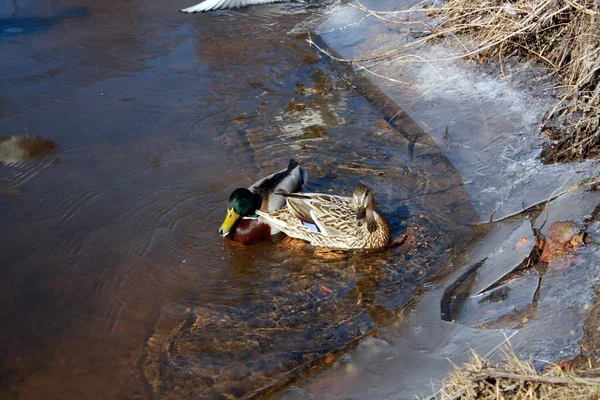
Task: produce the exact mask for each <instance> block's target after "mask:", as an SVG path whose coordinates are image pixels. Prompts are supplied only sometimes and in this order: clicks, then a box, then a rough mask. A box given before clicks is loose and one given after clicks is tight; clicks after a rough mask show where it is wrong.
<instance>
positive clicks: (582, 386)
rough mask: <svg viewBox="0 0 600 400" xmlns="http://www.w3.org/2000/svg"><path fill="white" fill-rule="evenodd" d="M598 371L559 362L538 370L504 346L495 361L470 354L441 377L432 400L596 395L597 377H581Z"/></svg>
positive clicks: (563, 399)
mask: <svg viewBox="0 0 600 400" xmlns="http://www.w3.org/2000/svg"><path fill="white" fill-rule="evenodd" d="M597 372H598V371H595V370H591V367H590V370H588V371H581V372H580V373H579V374H575V373H573V372H569V373H567V372H565V371H564V370H563V369H562V368H561V367H560V366H558V365H556V366H552V367H550V368H546V369H545V370H544V371H543V372H541V373H538V372H537V371H536V369H535V368H534V367H533V365H531V363H528V362H524V361H521V360H519V359H518V358H517V357H516V355H515V354H514V352H513V351H512V350H507V351H506V353H505V357H504V361H503V362H502V363H500V364H498V365H493V366H492V365H491V364H490V362H488V361H486V360H485V359H483V358H481V357H479V356H478V355H477V354H475V353H474V354H473V356H472V357H471V359H470V361H469V362H468V363H467V364H465V365H463V366H462V367H460V368H458V367H457V368H456V369H455V370H454V371H453V372H452V373H451V374H450V375H449V376H448V377H446V378H445V379H444V380H443V381H442V390H440V392H438V393H437V395H436V396H435V397H434V399H436V400H451V399H452V400H458V399H478V400H492V399H493V400H497V399H506V400H508V399H514V400H533V399H556V400H571V399H590V400H591V399H595V400H598V399H600V379H598V378H588V377H581V375H582V374H584V375H586V376H589V375H590V374H593V375H597Z"/></svg>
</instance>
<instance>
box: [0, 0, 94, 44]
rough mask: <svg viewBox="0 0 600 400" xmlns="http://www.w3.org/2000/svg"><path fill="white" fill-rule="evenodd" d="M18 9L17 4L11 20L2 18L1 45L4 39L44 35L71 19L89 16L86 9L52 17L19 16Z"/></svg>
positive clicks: (76, 9)
mask: <svg viewBox="0 0 600 400" xmlns="http://www.w3.org/2000/svg"><path fill="white" fill-rule="evenodd" d="M17 13H18V8H17V5H16V2H15V12H14V14H13V16H12V17H11V18H0V43H1V41H2V39H8V38H11V37H15V36H24V35H25V36H26V35H34V34H38V35H39V34H42V33H44V31H47V30H49V29H52V28H53V27H55V26H57V25H59V24H61V23H63V22H64V21H65V20H66V19H69V18H84V17H87V16H88V15H89V10H88V8H86V7H79V8H73V9H70V10H67V11H64V12H61V13H59V14H56V15H53V16H50V17H41V16H40V17H38V16H27V17H23V16H17V15H16V14H17Z"/></svg>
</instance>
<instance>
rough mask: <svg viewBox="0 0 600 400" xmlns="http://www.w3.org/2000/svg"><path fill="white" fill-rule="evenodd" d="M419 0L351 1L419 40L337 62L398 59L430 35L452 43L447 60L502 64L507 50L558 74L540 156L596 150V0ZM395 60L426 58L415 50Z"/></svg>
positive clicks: (599, 134)
mask: <svg viewBox="0 0 600 400" xmlns="http://www.w3.org/2000/svg"><path fill="white" fill-rule="evenodd" d="M425 1H432V0H424V2H422V3H419V4H417V5H416V6H414V7H412V8H410V9H407V10H402V11H389V12H381V11H373V10H371V9H369V8H367V7H365V6H364V5H363V4H362V3H361V2H360V0H355V3H356V4H354V7H356V8H358V9H360V10H362V11H363V12H365V17H374V18H378V19H381V20H384V21H386V22H387V23H390V24H397V25H408V26H409V27H410V29H411V32H413V33H414V34H415V35H418V36H420V38H419V39H417V40H415V41H413V42H412V43H409V44H407V45H405V46H402V48H398V49H392V50H389V51H387V52H385V53H382V54H379V55H375V56H371V57H369V58H367V59H360V60H358V59H357V60H338V61H344V62H351V63H354V64H357V65H358V64H359V63H362V62H366V61H372V62H374V61H378V60H381V59H396V57H398V55H399V54H400V53H403V52H405V51H406V50H408V49H409V48H410V47H411V46H415V45H417V44H420V43H424V42H426V41H430V40H432V39H433V40H447V41H449V42H453V45H456V46H453V47H454V48H458V49H459V51H458V52H457V53H456V54H454V55H452V56H450V57H447V58H445V59H458V58H474V59H477V60H478V61H480V62H483V61H485V60H488V59H496V58H497V60H498V61H499V64H500V67H501V68H502V64H503V62H504V61H505V60H506V58H507V57H509V56H514V55H516V56H519V57H521V58H527V59H529V58H534V59H537V60H539V61H541V62H543V63H545V64H546V65H547V66H548V68H549V70H550V71H551V72H552V73H554V74H555V75H556V76H557V77H558V79H559V80H560V82H561V89H562V93H563V94H562V97H561V98H560V99H558V101H557V103H556V105H555V107H554V108H553V109H552V110H551V111H550V112H549V113H548V115H547V116H546V119H545V123H544V126H543V130H544V131H545V132H546V133H547V134H548V135H549V136H550V138H551V139H552V142H553V143H552V146H551V147H548V148H546V149H545V151H544V153H543V154H542V155H543V158H544V159H545V161H546V162H557V161H570V160H577V159H581V158H586V157H599V156H600V126H599V125H600V122H599V111H600V28H599V27H600V6H599V3H600V0H448V1H447V2H446V3H445V4H444V5H443V6H439V7H437V6H436V4H437V3H434V4H433V5H432V4H431V3H429V4H427V3H426V2H425ZM351 5H352V4H351ZM423 13H426V14H427V15H429V16H430V17H435V21H436V23H435V24H434V23H433V22H431V21H427V20H426V19H425V18H419V17H415V15H416V16H419V15H421V16H422V15H423ZM401 58H402V59H403V62H404V61H406V62H428V61H427V60H419V59H417V57H416V56H414V55H404V56H401ZM404 59H406V60H404ZM430 61H434V60H430ZM438 61H439V60H438ZM359 66H360V67H361V68H362V69H363V70H365V71H366V72H371V71H370V70H368V69H367V68H366V67H363V66H361V65H359ZM399 83H401V84H405V85H407V83H406V82H399Z"/></svg>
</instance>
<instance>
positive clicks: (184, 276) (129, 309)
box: [0, 0, 477, 399]
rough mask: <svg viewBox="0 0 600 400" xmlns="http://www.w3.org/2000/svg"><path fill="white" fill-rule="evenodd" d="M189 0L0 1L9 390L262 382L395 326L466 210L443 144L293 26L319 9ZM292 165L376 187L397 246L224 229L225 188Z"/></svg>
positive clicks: (0, 289)
mask: <svg viewBox="0 0 600 400" xmlns="http://www.w3.org/2000/svg"><path fill="white" fill-rule="evenodd" d="M82 3H84V4H82ZM14 5H17V6H18V9H17V18H11V15H12V13H13V12H14V7H13V6H14ZM185 5H186V4H184V3H181V4H178V3H177V2H163V1H158V0H149V1H148V0H147V1H119V2H115V1H105V0H104V1H99V0H87V1H85V2H81V1H75V0H71V1H69V0H56V1H53V2H50V3H44V4H42V5H40V4H38V2H33V1H19V2H13V3H2V4H0V13H1V14H0V18H4V19H7V20H6V21H7V22H5V20H3V25H0V55H1V57H2V59H3V63H0V77H1V79H0V132H1V135H2V137H1V138H0V157H1V158H0V266H1V267H0V293H1V294H2V301H3V304H2V307H1V308H0V326H2V327H3V328H2V329H1V330H0V343H1V344H0V349H1V350H0V351H1V354H3V357H2V359H1V361H0V397H2V398H15V399H17V398H23V399H25V398H27V399H35V398H44V399H54V398H80V399H87V398H93V399H98V398H104V399H113V398H138V397H144V398H145V397H148V395H150V396H152V397H156V398H173V397H182V398H185V397H190V398H200V397H215V396H218V395H227V396H234V397H241V396H244V395H248V394H252V393H257V392H260V391H261V390H263V389H264V388H267V387H269V386H272V385H275V384H277V383H278V382H281V381H282V380H284V379H285V378H286V377H288V376H291V375H293V374H294V373H295V372H296V371H297V368H301V367H303V366H306V365H309V364H310V363H313V362H318V361H319V360H320V359H321V358H322V357H323V356H325V355H326V354H327V353H328V352H330V351H331V350H334V349H337V348H341V347H343V346H345V345H347V344H348V343H349V342H351V341H352V340H354V339H356V338H358V337H361V336H363V335H365V334H367V333H368V332H369V331H370V330H371V329H373V328H374V327H376V326H379V325H380V324H383V323H385V322H386V321H388V320H390V319H391V318H392V317H393V316H394V315H395V312H396V311H397V310H398V309H399V308H400V307H402V306H403V305H405V304H406V303H407V302H408V301H409V300H410V299H411V298H412V297H413V296H414V295H415V293H416V292H417V290H418V288H419V285H420V283H421V282H422V281H423V280H424V279H425V277H427V276H429V275H431V274H432V273H442V272H443V271H442V269H443V268H444V266H445V264H446V260H447V259H448V257H449V255H450V253H451V251H452V248H453V247H454V246H455V245H456V244H457V243H458V242H460V241H462V240H466V239H467V238H468V236H469V234H470V232H471V230H470V228H469V227H468V224H470V223H472V222H475V221H476V220H477V216H476V215H475V213H474V212H473V211H472V210H471V208H470V206H469V201H468V200H469V199H468V196H467V194H466V191H465V190H464V188H463V187H462V185H461V180H460V177H459V176H458V174H457V173H456V172H455V170H454V169H453V168H451V167H449V164H448V162H447V161H446V160H445V158H444V157H443V156H442V155H441V153H440V152H439V151H437V150H436V148H435V146H430V147H428V146H423V147H421V148H417V149H416V150H415V154H416V156H415V157H414V158H413V157H411V155H412V154H409V153H411V151H409V143H408V141H407V140H406V139H404V138H403V137H401V136H399V135H398V134H397V132H396V131H395V130H394V129H392V128H391V127H390V125H388V124H387V122H385V121H384V120H383V118H382V116H381V115H380V114H379V113H378V112H377V111H376V110H375V109H374V108H373V106H371V105H370V103H368V102H367V101H366V100H364V99H363V98H362V97H361V96H360V95H359V94H357V93H356V92H354V91H353V90H352V89H351V88H350V87H349V85H348V84H347V83H346V82H345V81H343V80H342V79H339V78H337V77H336V76H334V75H332V74H331V73H330V72H329V71H328V69H327V67H326V66H325V65H324V64H323V63H322V62H321V61H320V59H319V58H317V57H316V56H315V54H314V52H313V51H312V50H311V49H310V48H309V47H308V45H307V44H306V42H305V41H304V39H303V38H302V37H296V36H292V35H288V34H287V32H288V31H289V30H291V29H292V28H293V27H294V26H295V25H296V24H297V23H299V22H301V21H304V20H305V19H306V18H309V17H310V15H311V14H310V13H312V12H318V11H316V9H311V8H307V7H305V6H304V5H302V4H278V5H272V6H266V7H260V8H252V9H245V10H240V11H228V12H218V13H209V14H203V15H192V16H189V15H184V14H180V13H177V12H176V10H177V9H178V8H181V7H183V6H185ZM3 27H6V29H4V28H3ZM290 158H296V159H297V160H298V161H299V162H300V163H301V164H302V165H303V166H305V167H306V168H307V170H308V173H309V186H310V188H311V189H314V190H320V191H331V192H342V193H349V190H351V188H352V187H353V186H354V184H355V183H356V182H358V181H363V182H365V183H367V184H368V185H369V186H370V187H371V188H372V190H373V192H374V193H375V196H376V200H377V202H378V208H379V209H380V210H381V211H382V212H383V214H384V215H386V216H387V217H388V219H389V220H390V222H391V224H392V228H393V235H394V245H393V246H391V247H390V248H389V249H385V250H383V251H380V252H374V253H361V252H355V253H349V254H346V255H343V256H336V257H331V255H329V257H324V256H323V255H320V254H314V253H313V251H312V250H311V249H309V248H306V247H301V248H290V247H288V246H287V245H286V242H274V243H272V242H268V243H261V244H257V245H254V246H249V247H243V246H236V245H235V244H231V243H230V242H227V241H223V240H222V239H221V238H220V237H219V236H218V234H217V229H218V227H219V225H220V223H221V221H222V219H223V217H224V215H225V206H226V199H227V197H228V195H229V193H230V192H231V190H233V189H234V188H236V187H240V186H248V185H249V184H250V183H252V182H253V181H254V180H256V179H258V178H259V177H261V176H263V175H265V174H269V173H271V172H273V171H276V170H279V169H281V168H283V167H284V166H285V165H286V164H287V162H288V160H289V159H290Z"/></svg>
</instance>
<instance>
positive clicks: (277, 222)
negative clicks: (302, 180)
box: [257, 183, 390, 250]
mask: <svg viewBox="0 0 600 400" xmlns="http://www.w3.org/2000/svg"><path fill="white" fill-rule="evenodd" d="M282 195H283V196H284V197H285V199H286V202H287V207H283V208H281V209H280V210H278V211H274V212H264V211H257V214H258V215H259V216H260V217H263V218H264V219H265V220H266V221H267V222H268V223H270V224H271V225H272V226H275V227H277V228H278V229H279V230H281V231H282V232H284V233H285V234H287V235H288V236H291V237H294V238H297V239H303V240H306V241H308V242H310V243H311V244H312V245H314V246H319V247H328V248H332V249H340V250H352V249H375V248H379V247H383V246H385V245H386V244H387V243H388V241H389V240H390V226H389V224H388V223H387V221H386V220H385V219H384V218H383V217H382V216H380V215H379V214H377V212H375V199H374V197H373V194H372V193H371V192H370V191H369V189H368V188H367V187H366V186H365V185H363V184H362V183H360V184H358V185H356V187H355V188H354V191H353V192H352V197H345V196H334V195H329V194H323V193H282Z"/></svg>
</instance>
